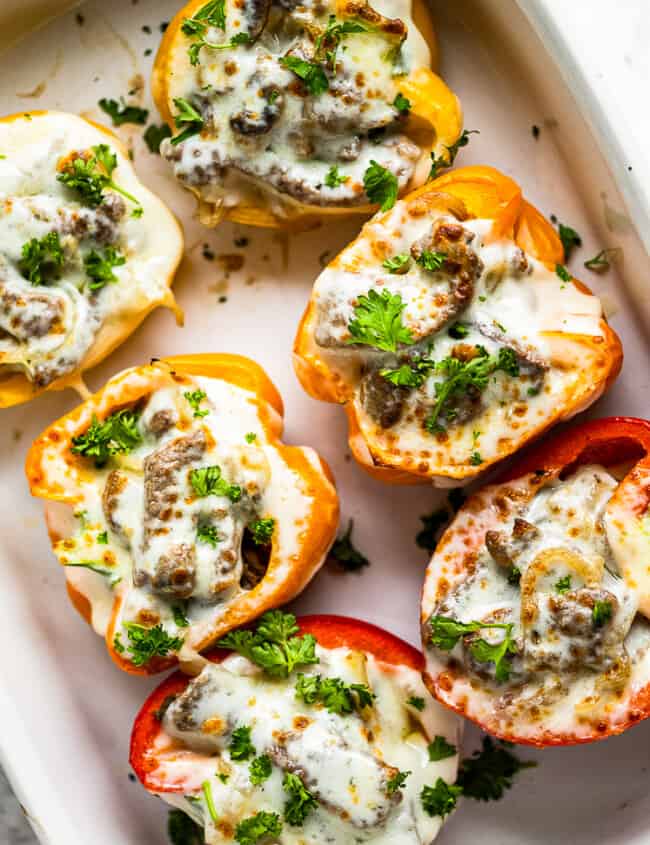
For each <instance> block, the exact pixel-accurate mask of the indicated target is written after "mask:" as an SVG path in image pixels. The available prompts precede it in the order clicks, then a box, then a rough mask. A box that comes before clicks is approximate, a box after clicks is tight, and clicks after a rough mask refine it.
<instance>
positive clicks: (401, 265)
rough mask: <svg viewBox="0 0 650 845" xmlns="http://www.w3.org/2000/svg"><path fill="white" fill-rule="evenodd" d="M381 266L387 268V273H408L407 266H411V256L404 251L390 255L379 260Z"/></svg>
mask: <svg viewBox="0 0 650 845" xmlns="http://www.w3.org/2000/svg"><path fill="white" fill-rule="evenodd" d="M381 266H382V267H383V268H384V270H388V272H389V273H393V274H397V275H400V276H401V275H403V274H404V273H408V270H409V267H410V266H411V256H410V255H407V254H406V253H399V254H398V255H392V256H391V257H390V258H386V259H384V261H382V262H381Z"/></svg>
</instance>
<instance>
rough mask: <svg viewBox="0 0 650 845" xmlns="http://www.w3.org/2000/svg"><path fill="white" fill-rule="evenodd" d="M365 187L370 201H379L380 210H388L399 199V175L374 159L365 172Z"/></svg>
mask: <svg viewBox="0 0 650 845" xmlns="http://www.w3.org/2000/svg"><path fill="white" fill-rule="evenodd" d="M363 187H364V189H365V192H366V196H367V197H368V199H369V200H370V202H372V203H377V205H379V210H380V211H388V210H389V209H390V208H392V207H393V206H394V205H395V203H396V201H397V193H398V185H397V177H396V176H395V174H394V173H391V171H390V170H388V169H387V168H386V167H382V166H381V164H379V163H378V162H376V161H375V160H374V159H371V160H370V165H369V166H368V167H367V168H366V171H365V173H364V174H363Z"/></svg>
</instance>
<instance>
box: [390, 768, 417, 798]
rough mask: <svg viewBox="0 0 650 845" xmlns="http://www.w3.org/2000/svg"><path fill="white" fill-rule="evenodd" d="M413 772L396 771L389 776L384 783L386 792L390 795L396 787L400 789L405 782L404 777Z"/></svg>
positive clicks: (395, 790)
mask: <svg viewBox="0 0 650 845" xmlns="http://www.w3.org/2000/svg"><path fill="white" fill-rule="evenodd" d="M410 774H413V773H412V772H396V773H395V774H394V775H393V776H392V777H391V778H389V779H388V781H387V783H386V792H387V793H388V794H389V795H392V794H393V793H394V792H397V790H398V789H401V788H402V787H403V786H404V785H405V783H406V778H407V777H408V776H409V775H410Z"/></svg>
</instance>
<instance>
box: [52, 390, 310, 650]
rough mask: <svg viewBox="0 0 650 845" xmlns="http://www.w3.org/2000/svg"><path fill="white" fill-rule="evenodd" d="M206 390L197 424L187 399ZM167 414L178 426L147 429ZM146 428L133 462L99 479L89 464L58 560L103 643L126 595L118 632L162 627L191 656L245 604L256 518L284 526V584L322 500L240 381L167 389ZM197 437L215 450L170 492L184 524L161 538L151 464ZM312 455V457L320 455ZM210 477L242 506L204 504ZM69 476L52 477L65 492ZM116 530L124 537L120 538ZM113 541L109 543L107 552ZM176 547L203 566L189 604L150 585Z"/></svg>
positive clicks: (175, 518)
mask: <svg viewBox="0 0 650 845" xmlns="http://www.w3.org/2000/svg"><path fill="white" fill-rule="evenodd" d="M134 379H137V375H134ZM197 389H200V390H203V391H204V392H205V394H206V398H205V399H203V400H202V401H201V403H200V406H199V407H200V410H201V411H208V413H207V415H205V416H202V417H200V418H196V417H194V416H193V410H192V408H191V407H190V405H189V403H188V401H187V399H186V398H185V396H184V394H185V393H186V392H191V391H193V390H197ZM161 412H162V413H165V414H168V415H169V416H170V417H171V418H172V419H173V420H174V423H173V425H171V426H170V428H168V429H167V430H166V431H164V432H163V433H162V434H159V435H158V436H155V435H154V434H153V433H152V432H151V430H150V429H149V428H148V427H149V425H151V424H152V419H153V417H154V415H156V414H160V413H161ZM138 425H139V430H140V431H141V433H142V437H143V441H142V443H141V444H140V445H139V446H138V447H136V448H135V449H134V450H133V451H132V452H130V453H129V454H127V455H116V456H115V457H113V458H112V459H111V461H110V466H107V467H105V468H102V469H96V468H94V467H93V465H92V462H89V468H90V467H93V468H92V472H91V473H90V476H91V477H90V478H89V480H88V481H87V482H86V483H84V484H83V495H82V498H81V501H80V502H79V504H78V505H77V509H76V513H77V514H79V515H80V516H79V517H78V519H77V524H76V525H71V524H70V520H69V519H68V520H67V521H66V522H64V523H62V524H61V525H60V526H58V527H57V531H58V533H59V534H62V535H63V536H64V537H65V539H63V540H61V541H59V542H58V543H57V545H56V546H55V552H56V554H57V556H58V557H59V560H60V561H61V563H63V564H64V565H65V566H66V576H67V578H68V580H69V581H70V583H71V584H72V585H73V586H74V587H75V589H76V590H78V591H79V592H81V593H82V594H83V595H85V596H86V598H88V600H89V602H90V604H91V607H92V622H93V627H94V628H95V630H96V631H97V632H98V633H100V634H102V635H104V634H105V633H106V630H107V626H108V623H109V620H110V616H111V608H112V607H113V603H114V600H115V597H116V595H118V596H120V598H121V606H120V611H119V619H118V620H117V627H116V630H117V631H120V630H122V628H121V626H123V625H124V624H125V623H128V622H137V623H143V624H148V625H151V624H156V623H158V622H161V623H162V624H163V626H164V628H165V631H167V632H168V633H169V635H170V636H179V637H182V638H184V652H187V653H188V654H189V653H191V651H192V649H193V648H195V647H196V645H197V644H198V643H200V642H202V641H203V640H205V639H206V637H208V636H209V634H210V632H211V631H212V629H213V628H214V625H215V619H218V618H220V617H222V616H224V615H226V614H227V613H228V611H229V608H231V606H232V605H233V603H236V602H237V600H238V598H241V597H242V596H243V595H245V593H246V589H245V588H243V587H241V586H240V583H239V581H240V577H239V575H240V574H241V573H242V572H243V571H244V568H245V563H244V560H243V557H242V552H241V541H242V535H243V532H244V528H245V527H246V525H248V524H249V523H250V522H251V521H253V520H254V519H257V518H264V519H273V520H274V526H273V536H272V542H273V555H274V557H275V558H277V562H276V567H275V569H274V580H275V581H277V582H278V583H282V580H283V579H284V578H285V577H286V576H287V575H288V573H289V572H290V570H291V567H292V563H293V561H294V560H295V558H296V556H297V555H298V553H299V551H300V548H301V536H302V532H303V531H304V525H305V521H306V517H307V516H308V514H309V512H310V508H311V506H312V497H311V496H310V494H309V493H308V492H307V491H306V490H305V488H304V485H303V483H302V480H301V479H300V478H299V476H298V475H297V473H296V472H295V471H294V470H292V469H291V468H290V467H289V466H288V464H287V463H286V462H285V461H284V459H283V458H282V455H281V453H280V451H279V449H278V447H277V446H276V445H274V444H272V443H271V442H270V441H269V440H268V438H267V436H266V434H265V428H264V426H263V424H262V421H261V419H260V416H259V410H258V405H257V403H256V398H255V396H254V395H253V394H252V393H250V392H248V391H246V390H243V389H241V388H239V387H236V386H235V385H232V384H230V383H229V382H226V381H223V380H221V379H214V378H206V377H196V378H195V379H193V384H189V385H188V384H180V385H175V386H173V387H168V388H164V389H159V390H157V391H155V392H154V393H153V394H151V395H150V397H149V399H148V402H147V405H146V406H145V408H144V410H143V412H142V414H141V417H140V420H139V423H138ZM197 432H205V434H206V440H207V447H206V449H205V451H204V453H202V454H201V456H200V458H198V459H195V460H193V461H191V462H190V463H187V464H185V465H184V466H183V468H182V470H181V472H180V475H179V476H178V478H177V488H176V489H174V490H171V491H169V492H172V493H173V494H174V496H175V505H174V513H173V515H171V516H170V518H169V519H168V521H167V522H166V523H165V527H163V528H162V530H161V533H160V534H158V535H157V536H156V535H155V533H154V536H148V537H145V523H146V519H147V513H146V496H145V475H144V466H145V461H146V459H147V458H151V456H153V455H156V454H157V453H164V452H165V450H166V448H167V447H169V445H170V444H173V443H175V442H177V441H178V440H179V439H187V438H189V437H191V436H192V435H193V434H195V433H197ZM247 435H248V437H247ZM249 441H251V442H249ZM305 452H306V456H307V457H308V458H310V456H311V452H310V450H305ZM207 466H219V467H220V468H221V472H222V477H223V478H225V479H226V481H227V482H228V483H230V484H236V485H238V486H239V487H241V489H242V496H241V499H240V500H239V501H237V502H234V503H233V502H231V501H230V499H229V498H228V497H227V496H223V495H217V494H213V495H209V496H206V497H203V498H200V497H197V496H195V495H194V492H193V490H192V488H191V484H190V483H189V480H188V479H189V473H190V471H191V470H192V469H200V468H202V467H207ZM115 471H117V472H119V473H120V475H121V476H122V477H123V478H124V479H125V483H124V485H123V487H122V489H121V490H120V492H119V495H118V496H117V504H116V506H115V507H114V509H113V510H112V511H111V515H110V519H109V514H108V513H107V511H106V505H105V503H104V502H103V501H102V497H103V495H104V494H105V490H106V485H107V483H108V482H109V480H110V476H111V474H112V473H114V472H115ZM57 472H58V476H57ZM65 473H66V467H65V466H64V465H63V466H52V467H51V481H52V483H56V482H57V481H58V482H59V483H61V484H62V485H65ZM204 517H205V521H206V523H208V524H211V525H213V526H214V527H215V528H216V529H217V533H218V541H217V542H216V544H215V545H214V546H213V545H211V544H209V543H205V542H202V541H201V540H200V539H199V538H198V536H197V531H198V528H199V525H200V524H202V521H203V518H204ZM111 519H112V520H113V521H114V523H115V524H116V525H117V526H119V530H117V531H116V530H114V529H113V528H112V527H111V524H110V523H111ZM104 532H105V535H104V536H103V534H104ZM104 538H105V539H106V542H105V543H102V539H104ZM174 546H185V547H187V548H190V549H192V550H193V551H192V553H193V554H194V556H195V557H194V566H195V569H196V581H195V584H194V586H193V588H192V592H191V595H190V597H189V599H188V600H187V601H181V600H179V599H177V598H175V597H174V596H173V595H169V596H165V595H162V594H160V592H159V591H156V590H153V589H152V586H151V581H152V579H153V577H154V576H155V573H156V569H157V567H158V566H159V561H160V559H161V558H162V557H163V556H164V555H165V554H166V553H167V552H169V550H170V548H172V547H174ZM224 549H226V550H227V551H228V557H227V560H228V563H229V569H228V572H229V577H228V581H227V583H225V582H224V584H223V586H221V587H220V586H219V575H218V573H219V570H218V566H217V565H216V564H215V560H218V559H219V558H218V556H219V555H220V554H221V553H222V552H223V550H224ZM83 561H87V562H91V563H93V564H94V566H95V570H94V571H93V570H89V569H87V568H81V567H75V566H71V565H70V564H74V563H78V562H83ZM310 563H315V562H310ZM97 570H104V571H105V572H104V574H102V572H101V571H99V572H98V571H97ZM231 573H232V575H231ZM143 574H144V576H143ZM215 579H216V580H215ZM175 606H181V607H183V609H184V613H185V615H186V617H187V619H188V621H189V627H187V626H184V625H183V624H182V623H180V622H179V620H178V618H177V615H176V614H175V613H174V607H175ZM125 641H126V637H125Z"/></svg>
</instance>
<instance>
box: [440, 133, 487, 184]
mask: <svg viewBox="0 0 650 845" xmlns="http://www.w3.org/2000/svg"><path fill="white" fill-rule="evenodd" d="M480 134H481V133H480V131H479V130H478V129H463V131H462V133H461V135H460V137H459V138H458V140H457V141H455V142H454V143H453V144H452V145H451V146H449V147H448V146H447V145H446V144H445V149H446V150H447V153H446V154H445V153H443V154H442V155H439V156H436V154H435V153H431V170H430V171H429V179H435V178H436V177H437V176H439V175H440V171H441V170H446V169H447V168H449V167H452V166H453V164H454V162H455V161H456V156H457V155H458V151H459V150H460V149H461V147H466V146H467V145H468V144H469V136H470V135H480Z"/></svg>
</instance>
